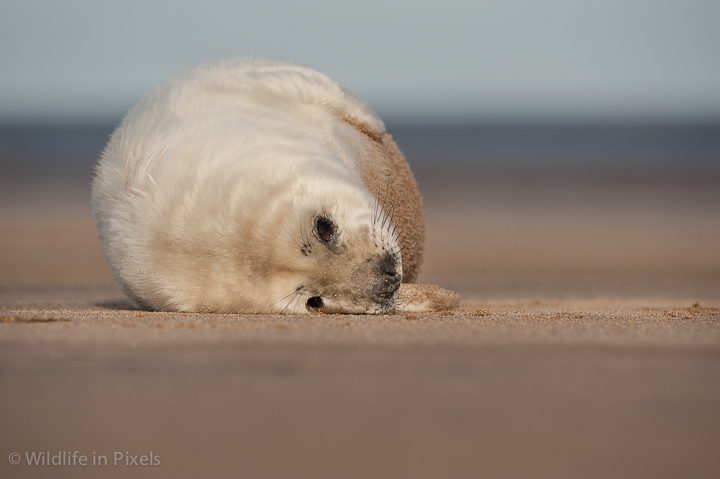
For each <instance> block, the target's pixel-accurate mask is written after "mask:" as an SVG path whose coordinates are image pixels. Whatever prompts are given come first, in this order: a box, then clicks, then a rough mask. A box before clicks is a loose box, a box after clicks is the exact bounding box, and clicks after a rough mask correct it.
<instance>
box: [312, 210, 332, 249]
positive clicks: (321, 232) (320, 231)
mask: <svg viewBox="0 0 720 479" xmlns="http://www.w3.org/2000/svg"><path fill="white" fill-rule="evenodd" d="M315 234H316V235H317V237H318V239H319V240H320V241H322V242H323V243H329V242H330V241H331V240H332V239H333V237H334V236H335V224H334V223H333V222H332V221H331V220H329V219H328V218H325V217H324V216H318V217H316V218H315Z"/></svg>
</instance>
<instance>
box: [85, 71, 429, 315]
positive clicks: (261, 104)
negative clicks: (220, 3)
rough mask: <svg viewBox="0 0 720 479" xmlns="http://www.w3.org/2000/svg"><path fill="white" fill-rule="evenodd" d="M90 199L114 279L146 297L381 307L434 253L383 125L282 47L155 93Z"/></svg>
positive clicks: (415, 195) (111, 149)
mask: <svg viewBox="0 0 720 479" xmlns="http://www.w3.org/2000/svg"><path fill="white" fill-rule="evenodd" d="M92 207H93V217H94V219H95V224H96V226H97V229H98V233H99V237H100V240H101V242H102V249H103V254H104V256H105V259H106V260H107V262H108V264H109V266H110V269H111V271H112V274H113V277H114V278H115V281H116V283H117V285H118V287H119V288H120V289H121V290H122V291H123V293H124V294H125V295H126V296H127V297H128V298H129V299H130V300H131V301H132V302H133V303H134V304H135V305H136V306H137V307H140V308H143V309H149V310H164V311H186V312H200V311H202V312H239V313H288V314H301V313H308V312H327V313H365V314H383V313H387V312H390V311H392V310H394V309H398V308H399V307H400V306H401V305H400V304H399V302H398V296H399V294H400V286H401V282H405V283H411V282H414V281H415V279H416V277H417V275H418V272H419V269H420V266H421V264H422V258H423V251H424V240H425V220H424V215H423V210H422V200H421V197H420V193H419V192H418V189H417V184H416V182H415V179H414V177H413V175H412V173H411V172H410V169H409V167H408V165H407V162H406V161H405V158H404V157H403V155H402V153H400V150H399V149H398V148H397V145H396V144H395V142H394V141H393V140H392V138H391V137H390V135H388V134H387V133H386V131H385V126H384V124H383V122H382V121H381V120H380V119H379V118H378V117H377V116H376V115H375V114H374V113H373V112H372V111H371V110H370V109H369V108H368V107H367V105H365V103H363V102H362V101H361V100H359V99H358V98H357V97H355V96H354V95H353V94H352V93H350V92H349V91H347V90H346V89H345V88H343V87H342V86H341V85H340V84H338V83H337V82H335V81H333V80H331V79H330V78H329V77H327V76H326V75H324V74H322V73H319V72H317V71H314V70H311V69H309V68H304V67H301V66H297V65H294V64H291V63H287V62H282V61H276V60H269V59H262V58H237V59H227V60H221V61H216V62H211V63H206V64H202V65H200V66H198V67H196V68H193V69H191V70H188V71H186V72H184V73H182V74H180V75H178V76H176V77H174V78H171V79H170V80H168V81H166V82H164V83H162V84H161V85H159V86H158V87H157V88H155V89H154V90H153V91H151V92H150V93H149V94H148V95H147V96H145V97H144V98H143V99H142V100H141V101H140V102H139V103H138V104H137V105H136V106H135V107H134V108H132V109H131V110H130V111H129V113H128V114H127V116H126V117H125V118H124V119H123V121H122V123H121V124H120V126H119V127H118V128H117V130H116V131H115V132H114V133H113V135H112V137H111V139H110V141H109V143H108V145H107V147H106V148H105V150H104V151H103V153H102V155H101V157H100V160H99V162H98V165H97V166H96V170H95V177H94V179H93V185H92ZM406 306H408V305H406ZM409 309H418V308H412V307H410V308H409ZM419 309H422V310H428V309H432V307H431V306H427V303H423V305H422V306H419Z"/></svg>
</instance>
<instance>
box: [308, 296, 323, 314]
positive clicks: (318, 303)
mask: <svg viewBox="0 0 720 479" xmlns="http://www.w3.org/2000/svg"><path fill="white" fill-rule="evenodd" d="M322 307H323V300H322V298H321V297H320V296H313V297H312V298H310V299H308V300H307V309H308V311H313V312H315V311H319V310H320V308H322Z"/></svg>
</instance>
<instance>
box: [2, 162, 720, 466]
mask: <svg viewBox="0 0 720 479" xmlns="http://www.w3.org/2000/svg"><path fill="white" fill-rule="evenodd" d="M416 174H417V176H418V181H419V183H420V187H421V191H422V192H423V194H424V197H425V206H426V210H427V215H428V251H427V259H426V265H425V268H424V271H423V274H422V275H421V282H427V283H437V284H440V285H441V286H443V287H446V288H450V289H454V290H456V291H458V292H459V293H461V295H462V305H461V310H460V311H459V312H457V313H454V314H410V315H402V314H401V315H387V316H382V317H364V316H340V315H311V316H302V317H299V316H263V315H200V314H173V313H149V312H142V311H135V310H132V309H131V308H129V304H128V303H127V301H126V300H125V299H124V298H123V296H122V295H121V294H120V293H119V292H118V291H117V289H116V288H115V287H114V285H113V284H112V280H111V278H110V276H109V273H108V271H107V267H106V266H105V264H104V261H103V260H102V255H101V253H100V250H99V242H98V240H97V239H96V238H95V233H94V229H93V226H92V220H91V218H90V217H89V206H88V204H87V195H88V188H87V183H86V182H84V181H82V180H72V181H70V180H68V181H64V182H58V181H52V180H48V181H46V182H40V181H34V182H26V183H24V184H18V183H12V184H8V185H5V188H2V190H1V192H0V202H2V205H3V209H2V211H0V216H1V218H0V378H1V379H0V406H2V411H3V412H2V413H0V430H2V431H3V434H2V435H0V452H2V453H3V454H4V456H5V458H9V455H10V454H11V453H13V452H17V453H19V454H21V464H19V465H16V466H13V465H11V464H10V462H9V459H5V458H2V461H0V475H2V476H3V477H97V476H98V475H102V476H103V477H127V476H128V475H130V474H132V475H133V476H137V477H198V476H204V477H288V478H290V477H292V478H304V477H307V478H320V477H328V478H335V477H343V478H346V477H347V478H352V477H392V478H402V477H428V478H430V477H480V476H487V477H519V476H524V477H540V478H542V477H548V478H549V477H553V478H555V477H568V478H569V477H717V476H718V475H719V474H720V456H718V454H717V451H718V449H719V448H720V248H719V247H718V246H717V245H719V244H720V187H718V184H717V181H716V180H715V179H713V178H707V177H704V178H702V177H701V178H698V177H678V176H677V175H675V176H669V177H668V176H661V175H660V176H652V175H636V176H632V175H629V176H628V175H625V176H622V177H619V178H618V177H612V176H610V177H603V176H601V175H600V176H599V175H588V174H576V175H574V176H573V175H565V176H558V175H553V174H544V175H537V174H535V175H530V174H526V173H523V174H521V173H518V172H498V171H439V170H423V169H418V170H416ZM40 451H49V452H50V456H51V457H52V456H56V455H57V454H58V453H59V451H70V452H71V454H72V452H74V451H79V454H80V455H83V454H84V455H86V456H87V457H88V458H89V462H90V464H89V465H87V466H79V465H76V466H29V465H27V464H26V458H25V453H26V452H28V453H30V452H40ZM150 451H152V454H153V457H157V456H159V462H160V464H159V465H156V466H151V465H148V466H142V465H126V461H127V460H129V459H127V455H128V454H129V455H130V456H137V460H138V461H140V458H141V456H143V455H146V456H149V453H150ZM115 453H119V454H120V455H121V456H122V458H121V459H120V460H119V461H118V463H117V465H113V461H114V454H115ZM93 454H95V456H96V457H97V456H101V455H105V456H107V457H108V460H109V464H108V465H107V466H105V465H96V466H93V465H92V457H93Z"/></svg>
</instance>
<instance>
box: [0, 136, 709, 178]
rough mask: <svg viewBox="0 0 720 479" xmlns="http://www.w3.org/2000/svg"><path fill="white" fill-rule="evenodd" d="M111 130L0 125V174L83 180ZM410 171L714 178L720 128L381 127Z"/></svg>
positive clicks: (90, 169)
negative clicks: (583, 172) (636, 173)
mask: <svg viewBox="0 0 720 479" xmlns="http://www.w3.org/2000/svg"><path fill="white" fill-rule="evenodd" d="M113 129H114V126H113V125H95V126H62V125H47V126H0V175H2V176H5V177H6V178H8V177H26V178H27V177H33V176H36V175H40V176H46V175H51V176H56V175H71V176H77V175H85V174H88V175H89V174H90V172H91V171H92V167H93V165H94V164H95V162H96V160H97V157H98V155H99V154H100V152H101V151H102V149H103V147H104V146H105V143H106V142H107V140H108V138H109V136H110V134H111V133H112V130H113ZM387 129H388V131H389V132H390V133H391V134H392V135H393V137H394V138H395V140H396V141H397V143H398V144H399V146H400V149H401V150H402V151H403V152H404V153H405V155H406V157H407V158H408V161H409V162H410V163H411V165H412V166H413V167H420V168H433V167H440V168H446V167H447V168H451V167H455V168H457V167H460V168H461V169H463V168H467V167H472V168H473V169H477V168H479V169H485V168H489V169H493V170H497V169H501V170H529V171H535V170H547V169H550V170H558V169H561V170H592V171H602V170H613V171H615V172H622V171H654V172H658V173H660V172H664V173H674V172H677V173H680V172H682V173H683V174H688V173H697V174H700V175H707V174H709V175H713V176H715V175H720V123H717V124H690V125H688V124H685V125H668V124H663V125H642V124H633V125H612V124H608V125H586V124H576V125H573V124H565V125H491V124H490V125H488V124H485V125H471V124H442V125H423V126H417V125H408V124H388V125H387Z"/></svg>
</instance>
